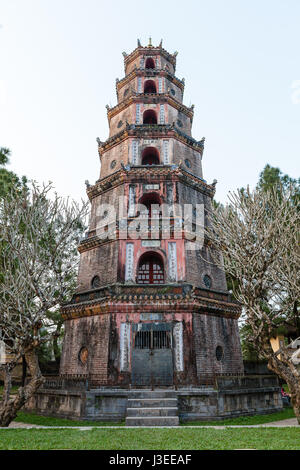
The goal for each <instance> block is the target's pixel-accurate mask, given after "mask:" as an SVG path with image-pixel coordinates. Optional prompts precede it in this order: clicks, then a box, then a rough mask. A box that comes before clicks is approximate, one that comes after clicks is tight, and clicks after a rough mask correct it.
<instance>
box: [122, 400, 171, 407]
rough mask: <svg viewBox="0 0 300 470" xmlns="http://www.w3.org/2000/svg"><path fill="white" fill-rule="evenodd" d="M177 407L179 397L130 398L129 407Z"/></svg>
mask: <svg viewBox="0 0 300 470" xmlns="http://www.w3.org/2000/svg"><path fill="white" fill-rule="evenodd" d="M164 407H177V398H128V400H127V409H128V408H164Z"/></svg>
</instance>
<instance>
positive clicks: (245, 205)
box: [206, 186, 300, 424]
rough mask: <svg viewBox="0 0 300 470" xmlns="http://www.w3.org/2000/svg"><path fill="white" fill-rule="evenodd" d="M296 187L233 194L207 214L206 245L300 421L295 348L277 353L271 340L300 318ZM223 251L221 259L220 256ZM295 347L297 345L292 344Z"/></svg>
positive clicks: (299, 372) (286, 347) (251, 336)
mask: <svg viewBox="0 0 300 470" xmlns="http://www.w3.org/2000/svg"><path fill="white" fill-rule="evenodd" d="M294 191H295V188H294V187H293V186H291V188H290V190H288V191H287V190H283V189H282V190H281V191H280V190H278V188H276V191H275V190H269V191H263V190H260V189H256V190H255V191H253V192H250V191H249V188H248V189H247V190H246V191H245V190H241V191H238V192H236V193H230V195H229V204H228V205H227V206H225V207H222V206H220V207H218V208H216V209H214V211H213V212H212V213H210V214H209V215H208V217H209V220H210V224H209V228H208V229H207V233H206V235H207V243H208V245H209V246H210V248H211V251H212V254H213V255H214V259H215V261H216V262H217V263H218V264H219V265H222V263H223V262H224V269H225V271H226V272H227V274H229V275H230V276H231V277H232V279H233V280H234V282H233V286H234V295H235V297H236V299H237V300H238V301H240V302H241V303H242V304H243V307H244V308H243V311H244V314H243V318H244V320H245V323H246V325H248V328H247V330H248V332H249V333H248V335H249V337H248V340H249V342H250V343H251V344H253V345H254V347H255V348H256V350H257V351H258V353H259V356H260V357H261V358H264V359H266V360H267V361H268V368H269V369H270V370H272V371H273V372H275V373H276V374H278V375H279V376H280V377H281V378H282V379H283V380H285V381H286V383H287V384H288V386H289V390H290V393H291V402H292V405H293V408H294V411H295V414H296V417H297V419H298V422H299V424H300V367H299V365H298V364H297V360H295V354H294V359H293V358H292V356H293V353H295V350H293V349H292V348H291V346H289V345H286V344H285V345H282V347H281V348H280V350H279V351H277V352H274V351H273V349H272V347H271V342H270V340H271V338H272V337H274V336H276V330H277V329H278V328H279V327H282V326H286V325H289V324H290V323H296V324H297V322H298V321H299V307H298V300H299V289H300V282H299V281H300V277H299V264H300V251H299V206H297V204H296V203H295V201H297V200H298V198H297V197H296V198H295V193H294ZM218 251H220V252H222V257H223V260H220V257H218V256H216V253H217V252H218ZM292 346H295V347H296V344H295V343H294V344H293V345H292Z"/></svg>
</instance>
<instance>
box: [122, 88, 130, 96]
mask: <svg viewBox="0 0 300 470" xmlns="http://www.w3.org/2000/svg"><path fill="white" fill-rule="evenodd" d="M128 93H129V88H126V90H125V91H124V95H123V96H124V98H125V97H126V96H127V95H128Z"/></svg>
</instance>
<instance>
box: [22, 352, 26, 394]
mask: <svg viewBox="0 0 300 470" xmlns="http://www.w3.org/2000/svg"><path fill="white" fill-rule="evenodd" d="M26 372H27V363H26V359H25V356H24V355H23V356H22V387H24V385H25V380H26Z"/></svg>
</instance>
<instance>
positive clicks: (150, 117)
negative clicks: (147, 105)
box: [143, 109, 157, 124]
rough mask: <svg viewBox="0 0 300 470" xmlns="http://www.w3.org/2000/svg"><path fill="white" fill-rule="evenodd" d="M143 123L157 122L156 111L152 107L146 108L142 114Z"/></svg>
mask: <svg viewBox="0 0 300 470" xmlns="http://www.w3.org/2000/svg"><path fill="white" fill-rule="evenodd" d="M143 124H157V116H156V112H155V111H154V110H153V109H147V111H145V112H144V114H143Z"/></svg>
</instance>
